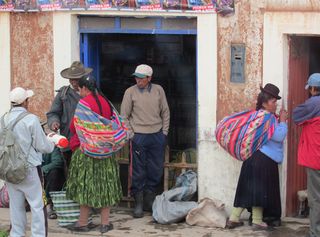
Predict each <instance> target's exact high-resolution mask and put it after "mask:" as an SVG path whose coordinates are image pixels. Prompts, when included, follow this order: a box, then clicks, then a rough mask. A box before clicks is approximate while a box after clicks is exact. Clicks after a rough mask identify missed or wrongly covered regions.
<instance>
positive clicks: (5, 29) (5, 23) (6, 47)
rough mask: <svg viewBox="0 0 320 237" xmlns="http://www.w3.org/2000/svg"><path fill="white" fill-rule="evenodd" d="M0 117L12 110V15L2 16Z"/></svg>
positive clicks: (0, 29)
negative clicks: (10, 93) (10, 98)
mask: <svg viewBox="0 0 320 237" xmlns="http://www.w3.org/2000/svg"><path fill="white" fill-rule="evenodd" d="M0 36H1V39H0V72H1V77H0V95H1V100H0V115H2V114H3V113H5V112H6V111H8V110H9V109H10V101H9V92H10V89H11V60H10V13H1V14H0Z"/></svg>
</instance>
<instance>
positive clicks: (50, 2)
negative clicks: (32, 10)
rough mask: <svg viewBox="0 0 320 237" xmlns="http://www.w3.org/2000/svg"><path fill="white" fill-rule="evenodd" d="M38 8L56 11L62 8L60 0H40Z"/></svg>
mask: <svg viewBox="0 0 320 237" xmlns="http://www.w3.org/2000/svg"><path fill="white" fill-rule="evenodd" d="M37 3H38V8H39V10H41V11H54V10H59V9H61V2H60V1H59V0H38V1H37Z"/></svg>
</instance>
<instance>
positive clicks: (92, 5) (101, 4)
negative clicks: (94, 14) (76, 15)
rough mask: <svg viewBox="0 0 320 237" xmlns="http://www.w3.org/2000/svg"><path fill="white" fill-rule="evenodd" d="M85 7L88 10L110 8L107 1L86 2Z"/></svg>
mask: <svg viewBox="0 0 320 237" xmlns="http://www.w3.org/2000/svg"><path fill="white" fill-rule="evenodd" d="M86 7H87V9H89V10H105V9H109V8H111V7H112V2H110V1H109V0H86Z"/></svg>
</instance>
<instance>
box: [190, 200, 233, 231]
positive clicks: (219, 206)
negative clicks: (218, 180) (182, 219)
mask: <svg viewBox="0 0 320 237" xmlns="http://www.w3.org/2000/svg"><path fill="white" fill-rule="evenodd" d="M224 207H225V205H224V203H222V202H221V201H219V200H216V199H210V198H204V199H202V200H200V204H199V206H198V207H196V208H195V209H192V210H191V211H189V213H188V215H187V217H186V222H187V223H188V224H189V225H197V226H203V227H220V228H225V226H226V222H227V213H226V211H225V209H224Z"/></svg>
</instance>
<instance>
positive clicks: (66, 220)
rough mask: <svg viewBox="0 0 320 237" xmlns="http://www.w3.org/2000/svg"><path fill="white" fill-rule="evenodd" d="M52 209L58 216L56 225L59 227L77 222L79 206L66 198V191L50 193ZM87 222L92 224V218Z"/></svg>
mask: <svg viewBox="0 0 320 237" xmlns="http://www.w3.org/2000/svg"><path fill="white" fill-rule="evenodd" d="M50 197H51V199H52V202H53V208H54V210H55V211H56V213H57V216H58V225H59V226H61V227H64V226H67V225H70V224H73V223H75V222H76V221H78V219H79V216H80V205H79V204H78V203H76V202H75V201H72V200H69V199H67V197H66V191H57V192H50ZM88 222H89V223H90V222H92V217H90V218H89V220H88Z"/></svg>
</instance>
